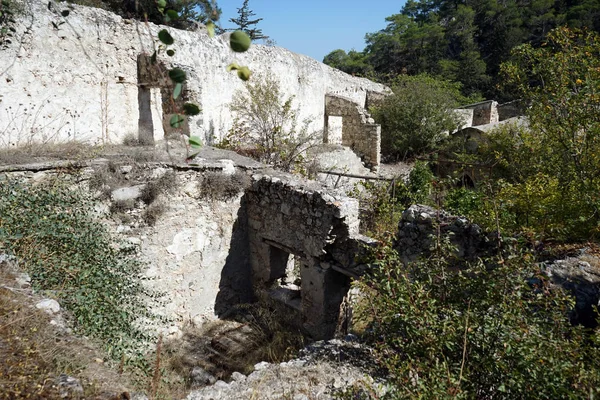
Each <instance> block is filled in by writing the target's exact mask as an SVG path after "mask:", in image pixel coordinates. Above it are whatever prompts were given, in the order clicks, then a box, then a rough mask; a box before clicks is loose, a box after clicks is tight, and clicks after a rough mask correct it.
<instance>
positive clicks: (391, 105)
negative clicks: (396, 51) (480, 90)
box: [371, 75, 460, 159]
mask: <svg viewBox="0 0 600 400" xmlns="http://www.w3.org/2000/svg"><path fill="white" fill-rule="evenodd" d="M392 90H393V91H394V94H393V95H392V96H388V97H386V99H385V100H384V101H383V102H382V103H381V105H379V106H378V107H375V108H373V109H372V110H371V112H372V114H373V118H374V119H375V121H376V122H377V123H379V124H381V152H382V154H383V155H384V156H386V157H390V158H395V159H407V158H410V157H413V156H416V155H421V154H424V153H427V152H430V151H432V150H435V149H437V148H438V146H439V145H440V143H441V142H442V141H443V140H444V138H445V137H446V136H447V134H448V132H453V131H455V130H456V129H457V128H458V126H459V122H460V119H459V118H458V116H457V115H456V114H455V112H454V111H453V109H454V108H456V107H457V106H458V102H457V101H456V98H457V96H459V94H458V91H457V90H453V89H452V87H451V86H448V84H447V83H445V82H444V81H440V80H437V79H434V78H432V77H430V76H428V75H418V76H405V75H401V76H399V77H398V78H397V79H396V81H395V82H394V84H393V85H392Z"/></svg>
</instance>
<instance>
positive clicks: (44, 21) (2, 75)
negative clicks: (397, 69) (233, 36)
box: [0, 1, 386, 147]
mask: <svg viewBox="0 0 600 400" xmlns="http://www.w3.org/2000/svg"><path fill="white" fill-rule="evenodd" d="M23 4H24V6H25V10H24V11H23V14H22V15H20V16H19V17H18V20H17V23H16V24H15V30H16V32H14V40H13V41H12V43H11V44H9V45H8V46H7V47H6V48H4V49H3V50H2V55H1V56H0V147H8V146H16V145H23V144H26V143H30V142H50V141H65V140H80V141H88V142H113V143H115V142H116V143H118V142H120V141H121V140H122V139H123V138H124V137H126V136H128V135H136V134H137V132H138V121H139V119H140V115H139V114H140V111H141V112H142V113H143V115H142V117H141V119H142V127H143V129H145V130H146V133H150V123H149V118H148V116H149V115H150V111H151V112H152V113H153V114H156V113H154V109H155V107H154V106H152V107H148V96H149V95H152V93H155V94H158V93H160V90H159V89H158V88H156V87H155V86H154V85H153V84H152V85H150V86H147V85H146V86H144V85H143V84H144V83H147V82H140V80H139V79H138V56H139V55H140V54H152V53H153V52H154V47H155V43H154V41H156V36H157V32H158V31H159V30H161V29H168V30H169V31H170V33H171V34H172V35H173V37H174V38H175V43H174V44H173V45H172V46H171V48H172V49H173V50H175V54H174V55H173V57H167V56H160V57H159V60H162V61H163V62H164V63H165V67H167V68H172V67H179V68H181V69H183V70H184V71H185V72H186V73H187V75H188V79H187V86H186V93H184V95H185V96H187V100H189V101H191V102H194V103H197V104H198V106H199V107H200V108H201V109H202V113H201V114H200V115H197V116H194V117H191V118H189V119H188V121H189V131H190V134H191V135H195V136H199V137H200V138H202V139H203V140H204V141H205V142H206V143H213V142H218V141H219V140H220V139H222V138H223V137H224V136H225V135H226V134H227V132H228V131H229V129H230V128H231V126H232V125H233V119H234V117H235V116H234V115H233V114H232V113H231V110H230V109H229V104H230V103H231V100H232V97H233V95H234V93H235V92H237V91H239V90H245V89H244V82H243V81H241V80H240V79H239V78H238V77H237V75H236V74H235V73H230V72H227V70H226V68H225V67H226V66H227V65H228V64H229V63H231V62H233V61H235V62H237V63H239V64H240V65H247V66H248V67H249V68H250V69H251V70H252V71H254V73H255V74H256V75H259V74H271V75H272V76H273V77H274V78H275V79H276V80H277V81H278V82H279V86H280V90H281V93H282V95H283V96H284V97H289V96H294V98H295V101H296V102H297V104H299V105H300V109H299V115H298V118H299V120H300V121H302V120H305V119H306V120H309V121H311V124H310V126H309V129H310V131H314V132H319V131H321V130H322V129H323V122H322V121H323V110H324V101H325V94H326V93H329V92H333V91H337V92H340V93H344V95H345V96H347V97H350V98H352V99H354V100H355V101H357V102H358V103H359V104H364V101H365V97H366V91H367V90H371V91H375V92H377V91H381V92H383V91H385V90H386V88H385V86H383V85H381V84H378V83H374V82H371V81H369V80H368V79H364V78H357V77H353V76H350V75H348V74H345V73H343V72H341V71H339V70H336V69H334V68H331V67H329V66H327V65H325V64H323V63H320V62H318V61H317V60H314V59H312V58H310V57H307V56H303V55H300V54H295V53H292V52H290V51H288V50H286V49H283V48H280V47H275V46H262V45H257V44H253V45H252V47H251V48H250V49H249V50H248V51H247V52H246V53H234V52H232V51H231V49H230V48H229V42H228V40H229V36H228V34H224V35H221V36H219V37H216V38H209V36H208V34H207V32H206V30H205V29H202V30H198V31H180V30H176V29H173V28H170V27H164V26H159V25H154V24H148V25H145V24H144V23H143V22H138V21H133V20H127V19H123V18H121V17H119V16H117V15H115V14H112V13H110V12H108V11H105V10H101V9H97V8H90V7H84V6H80V5H76V4H72V5H69V9H70V13H69V15H68V17H65V18H63V17H61V16H60V13H58V14H54V13H52V12H51V11H50V10H48V7H47V4H48V3H47V2H41V1H28V2H24V3H23ZM57 7H58V3H57ZM59 10H62V6H61V7H60V8H59ZM64 21H66V22H67V23H63V22H64ZM55 26H58V27H59V29H57V28H55ZM148 89H149V92H148ZM138 92H141V94H139V93H138ZM157 97H158V96H157ZM169 97H170V93H166V95H165V94H164V93H163V95H162V99H163V100H162V101H161V100H160V99H157V100H155V101H154V104H156V105H158V106H160V105H161V104H162V105H163V106H165V109H164V114H165V119H166V120H167V121H168V119H167V118H168V114H169V113H170V112H171V111H170V110H168V109H167V107H166V106H167V105H168V104H169V101H166V100H168V99H169ZM138 99H139V101H138ZM140 102H141V103H142V105H144V108H143V109H142V110H140V107H139V103H140ZM158 114H160V110H159V113H158ZM157 117H160V115H158V116H157ZM153 118H154V117H153ZM161 125H162V121H161V118H155V120H153V127H152V128H153V130H154V139H156V140H159V139H162V133H161V132H160V131H161V129H160V128H162V126H161ZM168 130H169V126H168V124H167V131H168ZM167 134H168V132H167Z"/></svg>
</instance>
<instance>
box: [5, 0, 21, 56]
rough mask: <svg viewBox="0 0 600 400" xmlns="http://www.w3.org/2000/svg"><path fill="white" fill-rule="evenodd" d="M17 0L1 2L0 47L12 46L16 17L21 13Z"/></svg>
mask: <svg viewBox="0 0 600 400" xmlns="http://www.w3.org/2000/svg"><path fill="white" fill-rule="evenodd" d="M21 11H22V10H21V7H19V4H18V3H17V2H16V1H15V0H2V1H0V45H3V44H10V43H11V38H12V37H13V35H14V33H15V32H16V29H15V27H14V24H15V22H16V21H15V16H16V15H17V14H19V13H20V12H21Z"/></svg>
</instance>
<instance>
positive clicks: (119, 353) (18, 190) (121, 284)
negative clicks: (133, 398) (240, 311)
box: [0, 179, 156, 362]
mask: <svg viewBox="0 0 600 400" xmlns="http://www.w3.org/2000/svg"><path fill="white" fill-rule="evenodd" d="M0 243H2V246H0V247H4V248H5V251H8V252H9V253H12V254H14V255H15V256H16V257H17V258H18V259H19V261H20V262H21V263H22V266H23V267H24V268H25V269H26V270H27V272H28V273H29V274H30V275H31V278H32V284H33V286H34V288H35V289H36V290H39V291H43V292H45V293H46V294H47V295H50V296H52V297H55V298H57V299H58V301H59V302H60V303H61V304H62V305H63V307H64V308H66V309H67V310H68V311H69V312H70V313H71V314H72V316H73V320H74V323H75V327H76V329H77V330H78V331H79V332H80V333H82V334H84V335H89V336H92V337H95V338H97V339H100V340H101V341H102V342H103V343H104V347H105V349H106V350H107V352H108V353H109V354H110V355H111V356H112V357H114V358H115V359H121V358H123V359H125V360H126V361H127V362H129V361H131V362H133V361H139V360H140V359H141V358H140V356H141V355H142V352H143V349H144V347H143V345H144V343H145V342H146V341H148V340H151V339H152V336H151V335H150V333H149V331H148V330H146V329H145V328H142V327H141V326H140V320H141V319H145V320H147V321H151V320H152V319H153V318H154V317H153V315H152V314H151V313H150V312H149V311H148V304H147V301H149V300H150V297H154V296H156V294H155V293H151V292H148V291H147V290H145V289H144V287H143V286H142V282H141V269H142V264H141V263H140V262H139V261H137V258H136V252H137V250H136V248H135V247H133V246H131V245H129V246H127V245H124V244H120V243H118V242H115V240H114V239H113V238H112V237H111V235H110V234H109V232H108V230H107V228H106V226H105V225H104V224H103V223H102V222H101V221H99V220H97V219H96V217H95V212H94V204H93V201H92V200H91V198H90V197H88V196H87V195H85V194H84V193H82V192H81V191H79V190H77V189H74V188H72V187H71V186H70V184H69V183H68V180H65V181H64V182H60V181H59V179H56V180H54V181H51V182H47V183H40V184H37V185H33V184H29V183H24V182H18V181H16V180H0Z"/></svg>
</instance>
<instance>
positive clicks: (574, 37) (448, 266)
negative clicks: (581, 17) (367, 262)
mask: <svg viewBox="0 0 600 400" xmlns="http://www.w3.org/2000/svg"><path fill="white" fill-rule="evenodd" d="M543 44H544V45H543V46H542V47H540V48H537V49H536V48H533V47H532V46H530V45H524V46H521V47H517V48H516V49H515V50H514V52H513V59H512V61H511V62H510V63H507V64H504V65H503V66H502V70H503V71H504V73H505V76H506V77H507V83H508V84H509V85H511V86H512V87H511V89H510V90H511V91H513V92H517V91H518V92H519V93H520V94H521V96H522V97H523V99H524V101H525V102H526V104H529V108H528V111H527V113H528V118H529V123H528V124H527V123H525V124H515V125H507V126H505V127H503V128H501V129H500V130H498V131H496V132H491V133H489V134H488V135H484V136H482V138H481V139H478V140H477V141H476V142H475V143H470V144H469V145H467V143H465V137H464V136H463V137H458V138H456V140H455V141H450V142H449V143H445V144H444V148H443V150H441V151H440V150H438V151H435V152H432V154H434V153H435V157H433V156H432V160H433V162H434V163H433V165H434V166H435V168H434V170H435V171H436V174H437V175H436V176H433V175H431V174H429V175H426V174H421V178H420V179H415V180H414V183H413V178H412V177H411V179H410V180H409V183H407V184H400V185H399V184H398V183H396V184H395V185H392V186H389V188H386V187H385V186H380V189H373V190H370V192H371V193H372V194H373V195H375V196H373V197H371V203H370V204H371V208H370V209H371V211H372V218H371V221H373V223H371V225H370V226H369V229H372V230H373V233H371V232H369V234H372V235H374V236H375V237H377V238H378V239H380V240H381V245H380V247H379V248H378V249H377V250H376V251H375V252H374V254H373V258H372V262H373V264H374V265H375V266H376V268H375V269H374V271H373V272H372V274H370V275H368V276H366V277H364V278H363V279H362V280H361V281H360V282H358V283H357V285H358V287H359V288H360V289H361V291H362V293H363V294H364V302H363V303H362V305H361V307H362V308H361V310H360V311H359V313H358V314H359V316H360V317H362V321H363V324H366V326H367V329H366V330H365V337H366V338H367V339H368V340H369V341H370V343H372V344H373V345H374V346H375V348H376V354H377V358H378V362H379V363H380V364H381V365H382V366H383V367H385V368H386V370H387V371H388V373H389V378H390V383H392V385H393V390H392V391H391V392H390V393H389V394H388V395H389V397H390V398H432V399H433V398H435V399H438V398H484V399H487V398H506V399H513V398H532V399H537V398H540V399H543V398H595V397H597V396H598V395H599V393H600V391H599V389H598V388H599V387H600V373H599V371H600V365H599V361H598V360H599V359H600V358H599V355H600V354H599V353H600V330H598V329H597V328H585V327H583V326H581V325H573V324H572V321H570V319H569V314H570V313H571V311H572V310H573V308H574V306H575V302H574V299H573V298H572V297H571V294H569V293H568V292H566V291H565V290H564V289H561V288H558V287H556V286H554V285H553V284H551V282H550V278H549V276H548V274H547V273H545V272H544V270H543V269H542V267H540V265H539V264H538V261H540V260H539V259H538V257H539V256H540V254H539V253H536V252H535V251H534V249H535V250H536V251H537V249H540V248H543V247H544V246H545V245H547V246H552V245H553V244H554V243H557V242H563V243H564V242H566V243H573V242H577V241H582V240H595V239H596V235H597V232H598V226H599V220H598V218H599V217H598V208H597V207H598V204H599V203H598V197H597V194H598V192H599V189H600V188H599V187H598V171H599V170H600V164H599V160H600V159H598V154H600V148H599V147H598V144H599V139H598V137H599V133H600V131H599V129H600V119H598V115H599V114H598V112H597V111H598V109H600V103H599V102H600V97H599V96H598V94H599V93H600V86H598V85H599V82H600V76H599V75H598V74H599V73H600V70H599V69H598V68H597V67H598V65H600V62H599V61H600V42H599V40H598V35H597V34H595V33H590V32H579V31H574V30H569V29H566V28H561V29H558V30H555V31H552V32H551V33H550V34H549V35H548V36H547V37H546V39H545V41H544V43H543ZM473 144H475V146H472V145H473ZM427 171H429V170H427ZM465 174H468V175H469V176H470V177H471V178H470V179H472V180H473V181H472V182H471V181H467V180H465V179H461V178H462V177H464V176H465ZM466 182H469V183H470V184H473V187H470V186H469V185H465V183H466ZM413 184H414V188H417V187H421V188H428V189H426V190H420V193H421V194H422V196H421V197H420V198H419V199H417V198H414V193H415V190H414V189H412V190H411V189H410V187H411V185H413ZM461 184H462V185H461ZM423 185H425V186H423ZM372 187H375V185H372ZM394 192H395V193H398V194H399V195H397V196H391V195H390V193H394ZM417 192H419V190H417ZM414 201H418V202H425V203H429V204H430V205H434V206H435V207H438V208H441V207H443V208H445V209H447V210H449V211H451V212H454V213H456V214H459V215H466V216H468V217H469V218H471V219H472V220H474V221H475V222H477V223H478V224H480V226H482V227H483V228H484V229H486V230H488V231H494V232H497V233H498V245H499V249H498V253H497V255H496V256H495V257H491V258H486V259H483V260H481V259H480V260H477V261H475V262H471V263H468V262H466V261H464V260H462V261H463V262H461V263H460V264H456V263H455V262H454V261H455V260H456V257H457V254H459V253H457V252H456V251H455V249H453V248H452V247H451V246H450V245H449V244H448V242H447V240H448V239H447V238H444V237H441V236H437V237H436V236H435V232H436V227H435V222H434V226H433V229H432V232H434V237H433V238H432V242H433V243H435V245H434V248H433V249H432V250H431V253H430V254H429V255H428V256H426V258H421V259H420V260H418V261H416V262H414V263H412V264H408V265H406V264H403V263H402V262H401V261H400V260H401V257H400V255H398V254H397V253H396V252H395V251H394V250H393V246H394V242H393V240H392V239H391V238H392V237H393V234H394V233H395V229H396V226H397V218H398V217H396V218H393V217H394V216H395V215H399V213H400V211H399V210H402V209H403V208H405V207H406V206H408V205H409V204H410V203H412V202H414ZM434 220H435V218H434ZM503 237H504V238H505V239H503ZM569 246H575V245H573V244H570V245H569ZM486 257H487V256H486ZM457 265H461V267H460V268H458V267H457ZM594 313H595V314H594ZM592 314H593V315H592V317H591V318H592V319H593V318H594V315H595V316H596V318H597V316H598V309H597V307H596V308H594V310H593V312H592ZM590 326H595V324H591V325H590Z"/></svg>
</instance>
